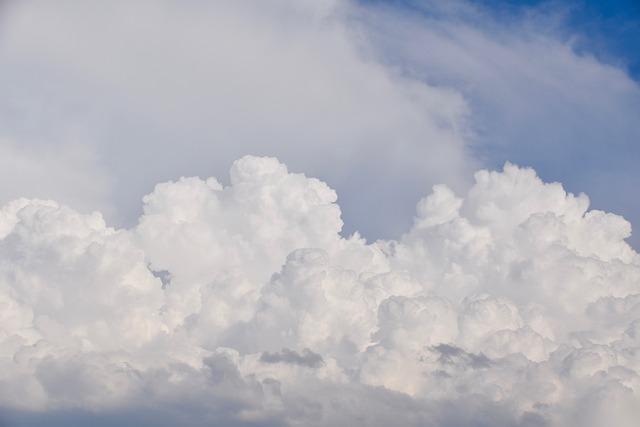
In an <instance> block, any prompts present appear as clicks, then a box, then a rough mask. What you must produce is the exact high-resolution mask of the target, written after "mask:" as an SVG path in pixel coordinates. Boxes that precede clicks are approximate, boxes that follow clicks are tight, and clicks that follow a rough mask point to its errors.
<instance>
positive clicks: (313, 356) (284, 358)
mask: <svg viewBox="0 0 640 427" xmlns="http://www.w3.org/2000/svg"><path fill="white" fill-rule="evenodd" d="M260 361H261V362H264V363H288V364H292V365H299V366H306V367H307V368H317V367H319V366H322V365H323V364H324V360H323V359H322V356H320V355H319V354H318V353H314V352H313V351H311V350H309V349H308V348H305V349H304V350H302V353H298V352H297V351H295V350H290V349H288V348H283V349H282V351H280V352H278V353H269V352H264V353H262V355H261V356H260Z"/></svg>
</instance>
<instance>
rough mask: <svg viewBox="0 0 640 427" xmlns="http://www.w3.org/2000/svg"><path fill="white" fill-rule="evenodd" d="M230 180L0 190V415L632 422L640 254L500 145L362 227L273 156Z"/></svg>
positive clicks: (214, 420) (244, 166)
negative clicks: (391, 216) (486, 159)
mask: <svg viewBox="0 0 640 427" xmlns="http://www.w3.org/2000/svg"><path fill="white" fill-rule="evenodd" d="M229 182H230V184H229V185H227V186H224V185H222V184H220V182H219V181H218V180H217V179H216V178H208V179H201V178H182V179H180V180H178V181H175V182H166V183H162V184H158V185H157V186H156V187H155V189H154V191H153V192H152V193H150V194H149V195H147V196H146V197H145V198H144V209H143V214H142V215H141V216H140V218H139V220H138V223H137V225H136V226H134V227H131V228H128V229H122V228H112V227H109V226H108V225H107V224H106V223H105V221H104V220H103V218H102V216H101V214H99V213H97V212H96V213H92V214H81V213H78V212H76V211H75V210H73V209H71V208H68V207H66V206H64V205H61V204H59V203H57V202H54V201H44V200H36V199H30V200H29V199H18V200H15V201H12V202H10V203H8V204H6V205H4V206H3V207H2V208H1V209H0V307H1V310H0V316H2V318H1V319H0V406H1V407H2V408H4V409H3V411H2V414H4V415H2V416H0V417H3V418H4V419H3V421H4V423H5V424H6V425H44V424H45V423H46V422H48V423H49V425H51V424H53V425H55V423H56V422H57V423H61V424H62V423H64V420H65V419H67V420H68V419H69V417H70V416H71V417H76V420H77V419H90V420H96V422H104V423H107V424H108V423H109V422H112V423H113V422H117V421H115V420H122V419H127V417H129V418H128V419H129V420H132V419H135V420H137V421H139V425H178V424H179V425H193V426H197V425H294V426H295V425H317V426H335V425H380V426H383V425H409V426H410V425H416V426H418V425H421V426H454V425H456V426H478V425H496V426H516V425H517V426H547V425H548V426H593V427H595V426H601V425H603V424H605V423H607V424H613V425H617V426H632V425H635V424H634V423H635V422H636V421H637V419H638V417H639V416H640V413H639V411H640V358H639V356H640V341H639V340H640V255H638V254H637V253H636V252H635V251H634V250H633V249H631V248H630V246H629V245H628V244H627V243H626V242H625V240H624V239H625V238H627V237H628V236H629V234H630V231H631V227H630V224H629V223H628V222H626V221H625V220H624V219H623V218H621V217H619V216H616V215H613V214H609V213H605V212H601V211H597V210H589V209H588V207H589V200H588V198H587V197H586V196H585V195H578V196H575V195H572V194H568V193H566V192H565V191H564V189H563V188H562V186H561V185H560V184H558V183H550V184H549V183H544V182H542V181H541V180H540V179H539V178H538V177H537V176H536V173H535V172H534V171H533V170H532V169H527V168H520V167H518V166H515V165H511V164H506V165H505V166H504V169H503V170H502V171H498V172H495V171H493V172H492V171H486V170H483V171H480V172H477V173H476V175H475V184H474V185H473V186H472V187H471V188H470V190H469V191H468V192H467V193H466V194H464V195H458V194H456V193H455V192H454V191H452V190H451V189H449V188H448V187H446V186H436V187H434V188H433V191H432V193H431V194H430V195H428V196H427V197H426V198H424V199H422V200H421V201H420V202H419V203H418V205H417V209H416V215H415V219H414V225H413V226H412V227H411V228H410V229H409V230H408V231H406V233H404V234H403V235H402V237H400V238H399V239H397V240H380V241H377V242H375V243H367V242H366V241H365V240H364V239H362V238H361V237H360V236H358V235H353V236H351V237H348V238H345V237H342V236H341V234H340V231H341V228H342V221H341V217H340V215H341V213H340V208H339V206H338V205H337V204H336V199H337V198H336V193H335V192H334V191H333V190H332V189H331V188H329V187H328V186H327V185H326V184H325V183H323V182H321V181H319V180H317V179H314V178H308V177H306V176H305V175H302V174H297V173H290V172H289V171H288V170H287V168H286V167H285V166H284V165H283V164H282V163H280V162H279V161H277V160H276V159H274V158H261V157H243V158H241V159H240V160H238V161H236V162H235V163H234V164H233V166H232V168H231V171H230V180H229ZM42 414H47V416H46V417H44V416H43V415H42ZM69 414H71V415H69ZM45 420H46V421H45Z"/></svg>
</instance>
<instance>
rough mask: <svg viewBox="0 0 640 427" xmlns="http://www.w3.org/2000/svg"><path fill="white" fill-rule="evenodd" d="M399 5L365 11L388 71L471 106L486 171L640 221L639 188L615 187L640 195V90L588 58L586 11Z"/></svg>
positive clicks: (472, 130) (551, 5) (474, 143)
mask: <svg viewBox="0 0 640 427" xmlns="http://www.w3.org/2000/svg"><path fill="white" fill-rule="evenodd" d="M402 3H406V4H407V5H408V4H410V5H411V6H406V7H396V6H390V5H389V3H388V2H366V4H367V7H364V8H362V14H360V15H359V18H360V20H361V21H363V23H362V24H361V28H362V30H363V31H364V32H365V33H366V34H367V36H368V37H369V38H370V40H371V44H372V46H374V48H375V52H376V53H377V57H379V58H382V60H384V61H385V62H386V63H388V64H392V65H393V66H395V67H397V68H399V69H401V70H403V72H404V73H405V74H407V75H410V76H412V77H413V78H415V79H417V80H420V81H423V82H426V83H427V84H429V85H434V86H438V87H440V86H444V87H449V88H455V90H456V91H457V92H459V93H460V94H461V95H462V96H463V97H464V99H465V101H466V102H467V104H468V106H469V109H470V114H469V116H468V122H467V124H468V134H467V141H468V142H470V143H469V147H470V149H471V150H473V151H474V152H475V154H476V156H479V157H480V158H482V159H483V161H484V164H485V165H489V167H491V168H495V167H498V166H500V165H501V164H503V163H504V162H505V161H507V160H508V161H512V162H516V163H520V164H527V165H531V166H533V167H535V168H536V170H538V172H539V173H541V174H542V176H544V177H545V178H546V179H550V180H558V181H561V182H563V183H564V184H565V185H566V186H567V187H568V188H569V189H571V190H572V191H574V192H581V191H586V192H588V193H589V194H590V195H591V197H592V198H593V202H594V205H595V206H597V207H598V208H606V209H610V210H613V211H614V212H618V213H620V214H622V215H624V216H625V217H627V218H632V219H633V220H634V222H635V221H637V220H636V218H639V217H640V206H639V205H638V203H637V200H636V199H633V200H632V199H631V198H629V197H627V194H628V191H630V190H628V191H616V192H612V191H610V188H611V187H612V186H615V187H618V188H625V190H626V189H631V188H634V187H637V186H638V185H640V175H638V174H637V173H636V169H637V167H636V161H635V159H637V158H638V157H640V151H639V148H638V144H637V141H638V139H639V138H640V126H638V124H637V120H635V117H636V116H637V115H638V112H640V85H639V84H638V82H637V81H636V80H634V79H633V78H632V77H631V76H630V75H629V73H628V72H627V71H626V70H624V69H622V68H620V67H619V64H616V63H607V62H603V61H602V60H601V59H600V58H598V57H596V56H595V54H594V53H592V52H591V51H590V49H589V48H591V47H592V45H593V43H590V40H591V39H590V38H591V37H592V36H593V37H594V38H597V37H598V35H597V34H595V35H592V34H582V33H580V32H579V31H577V30H576V29H575V27H573V26H572V25H571V20H572V18H573V16H572V15H571V8H572V5H571V4H572V3H577V4H574V5H573V7H575V8H578V9H579V8H580V4H579V3H580V2H530V3H539V5H538V6H533V5H529V6H522V5H515V6H514V5H512V6H511V7H509V6H505V7H496V9H497V10H492V9H491V8H487V7H482V6H479V5H478V4H477V3H478V2H464V1H460V2H446V4H444V5H443V4H442V3H443V2H437V1H431V0H425V1H416V2H402ZM567 3H568V4H567ZM638 242H639V241H638V240H637V239H635V238H634V243H636V244H637V243H638Z"/></svg>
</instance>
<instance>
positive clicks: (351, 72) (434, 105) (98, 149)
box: [0, 0, 476, 238]
mask: <svg viewBox="0 0 640 427" xmlns="http://www.w3.org/2000/svg"><path fill="white" fill-rule="evenodd" d="M355 7H356V6H355V5H354V4H351V3H350V2H345V1H302V2H301V1H291V0H270V1H268V2H266V3H265V2H260V1H250V2H247V3H239V2H236V1H229V0H219V1H216V2H212V3H207V2H195V3H188V4H187V3H182V2H171V1H162V2H140V3H137V4H131V3H128V2H109V3H108V4H106V3H103V2H95V1H93V2H89V3H83V4H78V3H77V2H71V1H65V2H62V3H60V4H57V5H56V6H55V7H53V6H51V5H49V4H48V3H46V2H38V1H35V2H24V3H22V2H21V3H19V4H18V3H10V4H8V5H7V6H5V7H4V8H3V9H2V18H3V25H2V27H3V28H2V33H1V34H0V67H2V69H3V70H4V71H3V76H2V77H1V78H0V88H2V90H3V93H4V94H5V95H4V96H3V99H2V101H0V112H2V114H0V117H2V118H0V124H1V125H2V128H3V133H4V135H3V136H5V137H6V138H8V139H11V140H16V141H19V142H20V143H21V144H24V145H27V144H28V145H29V146H35V147H41V146H42V144H43V141H45V142H46V143H47V144H49V145H50V146H55V147H59V146H60V145H63V144H64V143H65V142H67V141H68V140H69V139H72V138H73V139H75V140H80V141H81V142H82V143H83V144H85V145H86V146H88V147H91V150H92V151H93V152H95V153H96V156H97V158H98V159H99V161H100V166H101V167H102V169H103V170H105V171H106V173H107V176H108V177H109V178H110V182H109V190H111V191H109V192H107V193H106V194H104V195H101V197H100V201H101V202H102V203H103V204H109V205H114V206H117V209H116V210H114V212H113V213H111V214H109V215H108V217H109V218H110V219H111V220H112V222H116V223H118V224H125V225H131V224H133V223H135V220H136V218H137V217H138V215H139V213H140V212H139V200H140V197H141V196H142V195H144V194H146V193H147V192H148V191H149V190H150V189H151V188H152V186H153V185H154V184H155V183H157V182H160V181H166V180H168V179H173V178H175V177H177V176H181V175H198V174H201V175H203V176H204V175H205V174H209V173H211V171H214V172H215V173H217V174H220V175H223V174H224V173H225V171H226V168H227V167H228V164H229V163H231V162H232V161H233V160H235V159H236V158H239V157H241V156H243V155H246V154H261V155H271V156H278V157H279V158H282V159H283V160H284V161H286V162H287V164H288V165H290V166H291V167H292V169H293V170H303V171H306V172H308V173H312V174H314V175H315V176H320V177H322V178H323V179H325V180H326V181H328V182H331V183H332V185H334V186H336V187H337V188H338V189H339V190H340V191H341V192H343V194H351V195H352V196H351V197H349V198H345V201H344V203H343V208H345V209H346V211H347V213H348V214H347V217H348V219H349V222H350V224H351V225H350V226H349V232H353V231H355V229H356V228H357V229H360V230H364V231H366V232H367V233H369V234H370V235H371V236H373V238H375V237H376V236H377V235H379V234H380V233H393V232H394V231H395V230H400V229H401V228H402V226H403V224H404V222H405V221H406V219H407V218H409V217H410V215H411V212H412V209H413V206H412V203H413V201H414V200H415V199H416V198H417V197H418V196H419V191H420V188H421V186H422V185H423V184H424V183H435V182H447V183H448V184H450V185H452V186H454V187H462V186H464V185H465V184H466V183H467V181H468V178H469V175H468V173H467V172H468V171H469V170H471V169H473V168H472V167H470V165H475V163H476V162H475V160H474V159H473V158H471V156H469V153H468V152H467V151H466V149H465V145H466V143H465V141H464V138H463V133H464V125H463V122H464V120H465V116H466V114H467V112H468V109H467V105H466V103H465V101H464V99H463V98H462V97H461V96H460V95H459V94H458V93H457V92H456V91H454V90H450V89H447V88H444V87H435V86H431V85H427V84H425V83H423V82H420V81H417V80H415V79H412V78H408V77H406V76H404V75H402V74H401V73H397V72H394V71H393V70H391V69H389V68H387V67H386V66H385V65H384V64H383V63H380V62H379V61H377V60H375V59H374V58H373V57H372V56H371V55H370V53H369V52H370V46H369V43H368V41H367V40H366V39H365V38H363V37H361V36H360V34H359V32H358V30H357V29H356V28H355V27H353V26H352V25H351V23H350V22H351V21H350V18H349V16H350V15H349V14H350V11H352V10H355ZM436 152H437V153H438V155H437V156H434V155H433V153H436ZM141 164H144V165H145V168H144V173H141V172H140V165H141ZM411 165H413V166H411ZM76 169H77V168H76ZM377 170H383V171H384V173H375V172H374V171H377ZM81 176H82V179H79V180H78V182H79V183H81V182H91V181H92V178H91V176H90V175H85V174H81ZM26 179H27V178H25V177H23V176H22V175H18V177H16V178H14V182H15V184H14V185H15V186H16V187H17V188H22V187H23V185H26V184H24V183H23V180H26ZM70 185H71V190H73V189H75V186H76V185H79V184H73V183H72V184H70ZM364 187H366V188H370V190H368V191H360V190H361V189H362V188H364ZM71 190H70V191H71ZM76 192H78V193H80V192H81V189H77V190H76ZM38 196H39V195H38ZM52 196H56V194H52ZM39 197H41V196H39ZM379 200H386V201H387V203H385V204H383V206H386V205H394V206H395V208H394V209H392V210H391V209H389V210H387V209H384V208H383V207H382V206H381V205H380V204H379V203H378V201H379ZM65 201H66V202H67V203H70V204H73V206H76V205H75V200H65ZM101 207H102V206H101V205H98V204H96V205H95V206H93V208H94V209H99V208H101ZM374 207H375V208H376V209H374ZM363 210H366V211H367V212H368V214H367V215H366V216H364V215H362V214H363V213H364V212H363ZM398 210H401V211H402V212H403V213H404V214H403V215H397V216H396V215H395V212H397V211H398ZM356 218H360V219H363V223H361V224H360V223H359V224H357V227H356Z"/></svg>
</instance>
